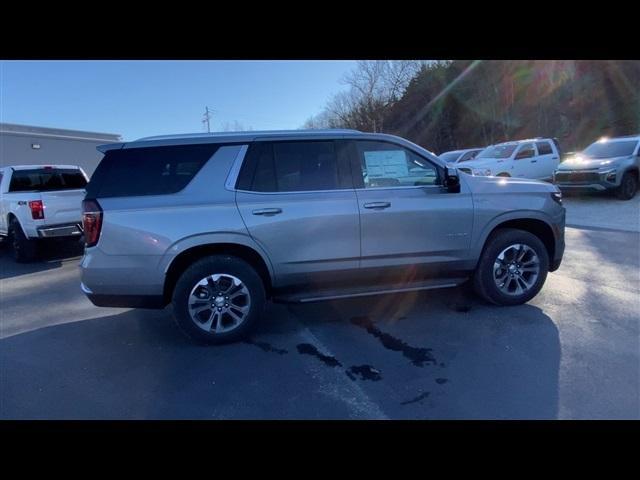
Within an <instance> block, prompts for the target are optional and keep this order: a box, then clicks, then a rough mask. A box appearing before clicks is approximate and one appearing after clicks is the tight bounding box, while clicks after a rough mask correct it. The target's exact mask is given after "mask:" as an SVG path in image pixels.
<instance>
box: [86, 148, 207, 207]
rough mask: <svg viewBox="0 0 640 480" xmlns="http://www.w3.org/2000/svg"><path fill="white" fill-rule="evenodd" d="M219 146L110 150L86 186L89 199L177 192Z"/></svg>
mask: <svg viewBox="0 0 640 480" xmlns="http://www.w3.org/2000/svg"><path fill="white" fill-rule="evenodd" d="M217 149H218V145H212V144H207V145H174V146H168V147H149V148H129V149H119V150H108V151H107V153H106V154H105V156H104V158H103V159H102V161H101V162H100V165H98V168H97V169H96V171H95V172H94V174H93V176H92V177H91V181H90V182H89V185H88V186H87V198H105V197H135V196H144V195H167V194H171V193H177V192H179V191H180V190H182V189H184V188H185V187H186V186H187V185H188V184H189V182H190V181H191V180H192V179H193V178H194V177H195V176H196V175H197V174H198V172H199V171H200V169H201V168H202V167H203V166H204V164H205V163H207V161H208V160H209V159H210V158H211V157H212V156H213V154H214V153H215V152H216V150H217Z"/></svg>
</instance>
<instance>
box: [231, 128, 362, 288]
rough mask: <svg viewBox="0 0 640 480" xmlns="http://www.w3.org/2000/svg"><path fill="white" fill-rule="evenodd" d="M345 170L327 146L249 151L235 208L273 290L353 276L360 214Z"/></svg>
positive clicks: (263, 146)
mask: <svg viewBox="0 0 640 480" xmlns="http://www.w3.org/2000/svg"><path fill="white" fill-rule="evenodd" d="M348 162H349V159H348V158H347V157H345V155H344V154H343V153H342V152H341V151H340V145H339V142H337V141H334V140H313V141H311V140H310V141H261V142H255V143H253V144H251V146H250V147H249V150H248V152H247V155H246V157H245V161H244V162H243V166H242V169H241V172H240V177H239V180H238V186H237V192H236V202H237V205H238V208H239V210H240V214H241V216H242V219H243V220H244V222H245V224H246V226H247V229H248V231H249V234H250V235H251V237H252V238H253V239H254V240H255V241H256V242H257V243H258V244H259V245H260V246H261V247H262V248H263V249H264V250H265V252H266V253H267V255H268V257H269V260H270V261H271V264H272V266H273V269H274V272H275V276H276V281H277V282H278V284H280V285H285V284H289V283H301V282H305V281H309V282H313V283H316V282H319V283H322V282H324V281H325V280H327V279H330V277H331V276H332V275H331V272H337V271H346V270H355V269H357V268H358V263H359V258H360V225H359V213H358V204H357V200H356V194H355V191H354V189H353V185H352V181H351V175H350V167H349V163H348Z"/></svg>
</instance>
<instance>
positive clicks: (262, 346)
mask: <svg viewBox="0 0 640 480" xmlns="http://www.w3.org/2000/svg"><path fill="white" fill-rule="evenodd" d="M244 343H246V344H248V345H253V346H255V347H258V348H259V349H260V350H262V351H263V352H272V353H277V354H278V355H284V354H286V353H289V351H288V350H285V349H283V348H276V347H274V346H273V345H271V344H270V343H268V342H258V341H255V340H245V341H244Z"/></svg>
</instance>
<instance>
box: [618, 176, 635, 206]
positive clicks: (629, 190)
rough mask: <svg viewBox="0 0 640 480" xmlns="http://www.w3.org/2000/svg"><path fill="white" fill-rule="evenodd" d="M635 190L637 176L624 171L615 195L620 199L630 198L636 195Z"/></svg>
mask: <svg viewBox="0 0 640 480" xmlns="http://www.w3.org/2000/svg"><path fill="white" fill-rule="evenodd" d="M637 191H638V177H637V176H636V175H635V174H633V173H631V172H627V173H625V174H624V176H623V177H622V181H621V182H620V186H619V187H618V188H617V189H616V196H617V197H618V198H619V199H620V200H631V199H632V198H633V197H635V196H636V192H637Z"/></svg>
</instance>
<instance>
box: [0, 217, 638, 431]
mask: <svg viewBox="0 0 640 480" xmlns="http://www.w3.org/2000/svg"><path fill="white" fill-rule="evenodd" d="M566 235H567V238H566V240H567V249H566V253H565V258H564V261H563V263H562V266H561V267H560V269H559V270H558V271H557V272H554V273H551V274H549V276H548V278H547V283H546V285H545V287H544V288H543V290H542V292H541V293H540V294H539V295H538V296H537V297H536V298H534V299H533V300H532V301H531V302H529V303H528V304H526V305H522V306H518V307H495V306H490V305H487V304H484V303H482V302H481V301H479V300H477V299H476V298H475V297H474V296H473V295H471V294H470V293H469V292H468V291H467V290H466V289H464V288H456V289H447V290H437V291H430V292H417V293H411V294H403V295H380V296H376V297H369V298H359V299H351V300H341V301H332V302H323V303H314V304H305V305H284V304H278V305H271V306H269V308H268V310H267V313H266V315H265V318H264V321H263V322H262V323H261V325H260V326H259V327H258V329H257V331H256V332H255V334H254V335H253V337H252V338H251V339H250V340H249V341H247V342H242V343H237V344H232V345H225V346H217V347H203V346H198V345H194V344H192V343H191V342H190V341H189V340H188V339H186V338H184V337H183V336H182V335H181V334H180V332H179V331H178V330H177V327H175V326H174V324H173V323H172V321H171V312H170V309H166V310H163V311H153V310H129V309H104V308H98V307H94V306H93V305H92V304H91V303H90V302H89V301H88V300H87V299H86V298H85V297H84V295H83V294H82V293H81V291H80V288H79V271H78V263H79V260H80V255H81V252H79V251H77V249H75V250H74V249H69V248H67V249H66V250H65V251H63V252H62V253H55V254H54V253H52V252H46V253H45V255H44V258H43V259H42V260H40V261H38V262H36V263H32V264H27V265H19V264H15V263H13V261H12V260H11V259H10V258H9V257H8V254H7V253H6V251H5V250H4V249H1V250H0V338H1V339H0V418H3V419H192V418H194V419H387V418H389V419H556V418H560V419H630V418H631V419H638V418H640V390H639V385H640V332H639V323H640V322H639V320H640V319H639V316H640V234H638V233H635V232H624V231H620V230H604V229H589V228H581V229H578V228H567V233H566ZM52 251H57V250H56V249H52Z"/></svg>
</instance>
